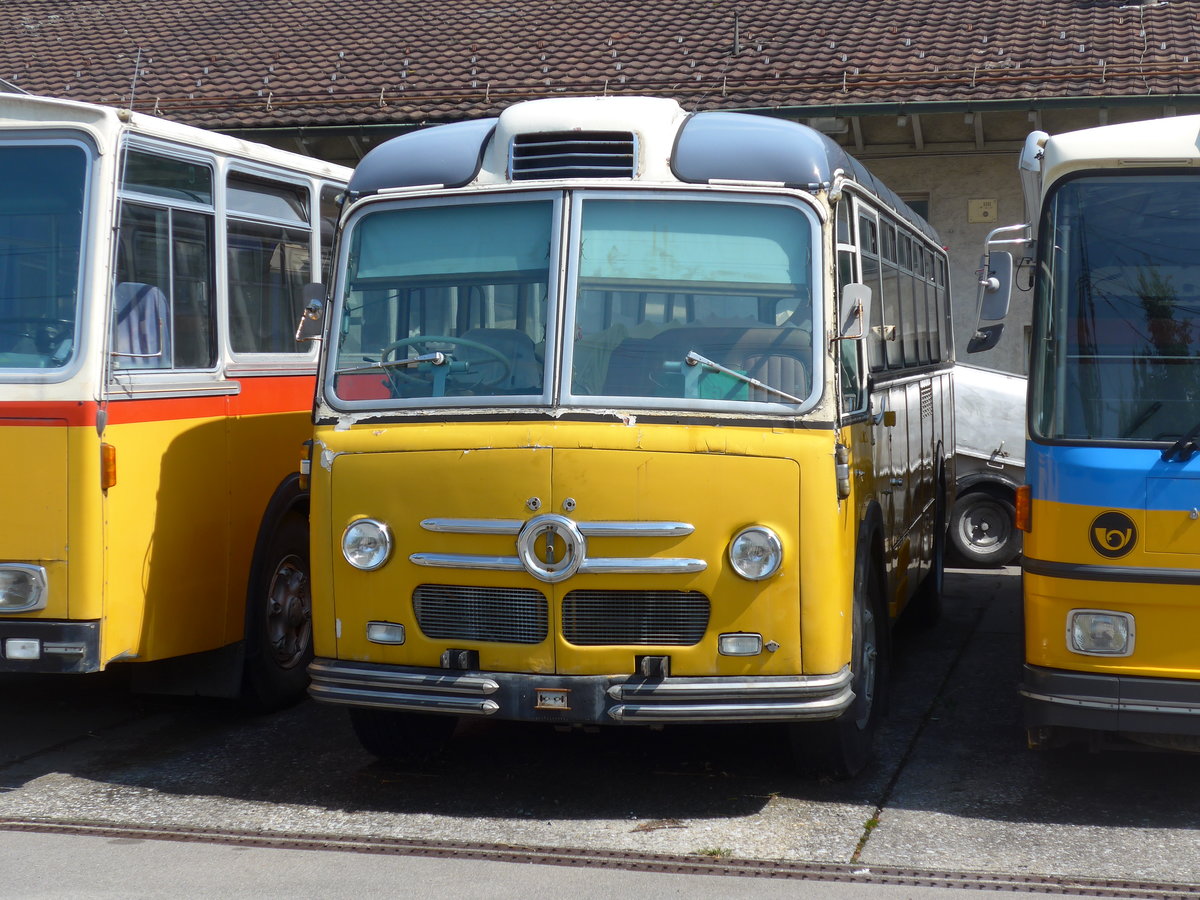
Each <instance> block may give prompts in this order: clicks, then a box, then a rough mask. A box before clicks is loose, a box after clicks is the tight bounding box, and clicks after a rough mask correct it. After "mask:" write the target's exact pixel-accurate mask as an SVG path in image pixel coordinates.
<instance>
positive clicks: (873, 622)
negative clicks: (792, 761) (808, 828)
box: [789, 564, 890, 781]
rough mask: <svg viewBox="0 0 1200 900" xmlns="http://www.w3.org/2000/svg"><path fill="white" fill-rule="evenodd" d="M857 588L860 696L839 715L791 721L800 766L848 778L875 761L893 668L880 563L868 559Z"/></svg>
mask: <svg viewBox="0 0 1200 900" xmlns="http://www.w3.org/2000/svg"><path fill="white" fill-rule="evenodd" d="M865 569H866V572H865V573H864V575H863V577H862V578H861V579H856V580H855V581H856V584H855V591H854V612H853V619H854V637H853V646H852V650H851V662H850V669H851V672H852V675H853V680H852V682H851V686H852V689H853V691H854V701H853V702H852V703H851V704H850V707H849V708H848V709H847V710H846V711H845V712H844V713H842V715H840V716H839V717H838V718H836V719H831V720H829V721H827V722H815V723H811V724H809V723H803V724H796V725H791V726H789V731H790V734H789V737H790V739H791V744H792V751H793V753H794V755H795V757H796V761H797V763H798V765H799V768H800V771H801V772H802V773H803V774H805V775H808V776H810V777H817V778H830V779H834V780H839V781H840V780H844V779H848V778H853V777H854V776H856V775H858V774H859V772H861V771H862V770H863V769H864V768H866V766H867V763H869V762H870V761H871V757H872V752H873V745H874V742H875V732H876V731H877V730H878V729H879V722H880V720H881V719H882V718H883V712H884V709H885V708H886V702H887V698H886V691H887V680H888V673H889V669H890V665H889V662H890V649H889V644H890V641H889V639H888V638H889V623H888V618H887V611H886V609H885V607H884V604H883V591H882V589H881V587H880V579H879V574H878V571H877V569H876V568H875V566H872V565H869V564H868V565H866V566H865Z"/></svg>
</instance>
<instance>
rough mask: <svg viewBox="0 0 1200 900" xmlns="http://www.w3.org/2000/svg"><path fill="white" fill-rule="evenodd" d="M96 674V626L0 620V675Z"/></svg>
mask: <svg viewBox="0 0 1200 900" xmlns="http://www.w3.org/2000/svg"><path fill="white" fill-rule="evenodd" d="M10 641H11V642H12V643H10ZM98 671H100V623H99V622H55V621H50V620H47V619H24V620H22V619H0V672H30V673H33V672H50V673H71V674H83V673H86V672H98Z"/></svg>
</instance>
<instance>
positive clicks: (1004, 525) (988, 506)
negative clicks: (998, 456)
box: [950, 490, 1021, 567]
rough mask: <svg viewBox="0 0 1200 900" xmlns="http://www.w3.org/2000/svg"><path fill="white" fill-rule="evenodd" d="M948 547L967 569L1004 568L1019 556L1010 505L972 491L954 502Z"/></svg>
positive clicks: (992, 494) (994, 496)
mask: <svg viewBox="0 0 1200 900" xmlns="http://www.w3.org/2000/svg"><path fill="white" fill-rule="evenodd" d="M950 543H951V545H952V546H953V547H954V552H955V555H957V556H958V558H959V559H960V560H962V561H963V562H964V563H966V564H967V565H969V566H980V567H997V566H1006V565H1008V564H1009V563H1010V562H1012V561H1013V560H1014V559H1016V558H1017V556H1019V555H1020V553H1021V532H1020V531H1018V530H1017V520H1016V510H1015V509H1014V508H1013V504H1012V501H1011V500H1009V499H1008V498H1007V497H1004V496H1001V495H1000V494H999V493H995V492H992V491H989V490H978V491H971V492H970V493H968V494H963V495H961V496H960V497H959V498H958V499H957V500H955V501H954V509H953V510H951V512H950Z"/></svg>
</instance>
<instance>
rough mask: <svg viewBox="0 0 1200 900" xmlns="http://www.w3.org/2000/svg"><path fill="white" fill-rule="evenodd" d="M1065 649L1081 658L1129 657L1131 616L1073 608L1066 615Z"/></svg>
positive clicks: (1107, 611)
mask: <svg viewBox="0 0 1200 900" xmlns="http://www.w3.org/2000/svg"><path fill="white" fill-rule="evenodd" d="M1067 649H1068V650H1070V651H1071V652H1072V653H1080V654H1082V655H1084V656H1130V655H1132V653H1133V616H1131V615H1130V614H1129V613H1123V612H1111V611H1109V610H1106V609H1073V610H1071V611H1070V612H1069V613H1067Z"/></svg>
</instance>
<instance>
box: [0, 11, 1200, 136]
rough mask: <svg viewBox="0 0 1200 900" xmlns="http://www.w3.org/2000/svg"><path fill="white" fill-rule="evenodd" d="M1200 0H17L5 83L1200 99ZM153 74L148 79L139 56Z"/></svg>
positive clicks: (245, 109) (311, 97)
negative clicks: (1188, 96) (587, 0)
mask: <svg viewBox="0 0 1200 900" xmlns="http://www.w3.org/2000/svg"><path fill="white" fill-rule="evenodd" d="M1198 7H1200V3H1197V2H1195V0H1170V2H1149V3H1147V2H1143V0H597V2H591V3H585V2H582V0H491V2H488V0H483V2H468V0H4V2H3V3H0V79H6V80H9V81H12V82H14V83H15V84H17V85H19V86H21V87H23V88H24V89H26V90H29V91H31V92H34V93H44V94H50V95H54V96H62V97H68V98H72V99H79V100H89V101H94V102H102V103H107V104H112V105H118V106H128V105H129V103H130V95H131V93H132V94H133V104H134V106H135V108H136V109H139V110H143V111H153V110H158V111H159V112H160V113H162V114H163V115H167V116H170V117H172V118H175V119H178V120H180V121H184V122H188V123H191V124H195V125H201V126H206V127H210V128H253V127H265V126H296V125H306V124H307V125H331V124H355V123H405V122H415V123H420V122H427V121H444V120H451V119H461V118H467V117H475V116H481V115H489V114H494V113H496V112H497V111H499V110H500V109H502V108H504V107H505V106H507V105H508V104H510V103H512V102H514V101H516V100H521V99H527V98H532V97H541V96H563V95H572V94H581V95H583V94H601V93H605V92H607V93H618V92H620V93H636V94H650V95H658V96H673V97H675V98H677V99H679V100H680V102H682V103H683V104H684V105H685V106H687V107H689V108H700V109H711V108H724V109H773V108H782V107H794V106H814V105H816V106H843V105H849V106H862V105H872V104H894V103H900V102H910V103H911V102H938V101H965V102H969V103H981V102H983V101H994V100H1020V99H1030V100H1044V99H1047V98H1057V97H1079V96H1106V97H1119V96H1145V95H1152V96H1156V97H1169V96H1171V95H1174V94H1180V93H1183V94H1193V95H1196V94H1200V9H1198ZM135 71H136V72H137V77H136V79H135V77H134V73H135Z"/></svg>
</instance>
